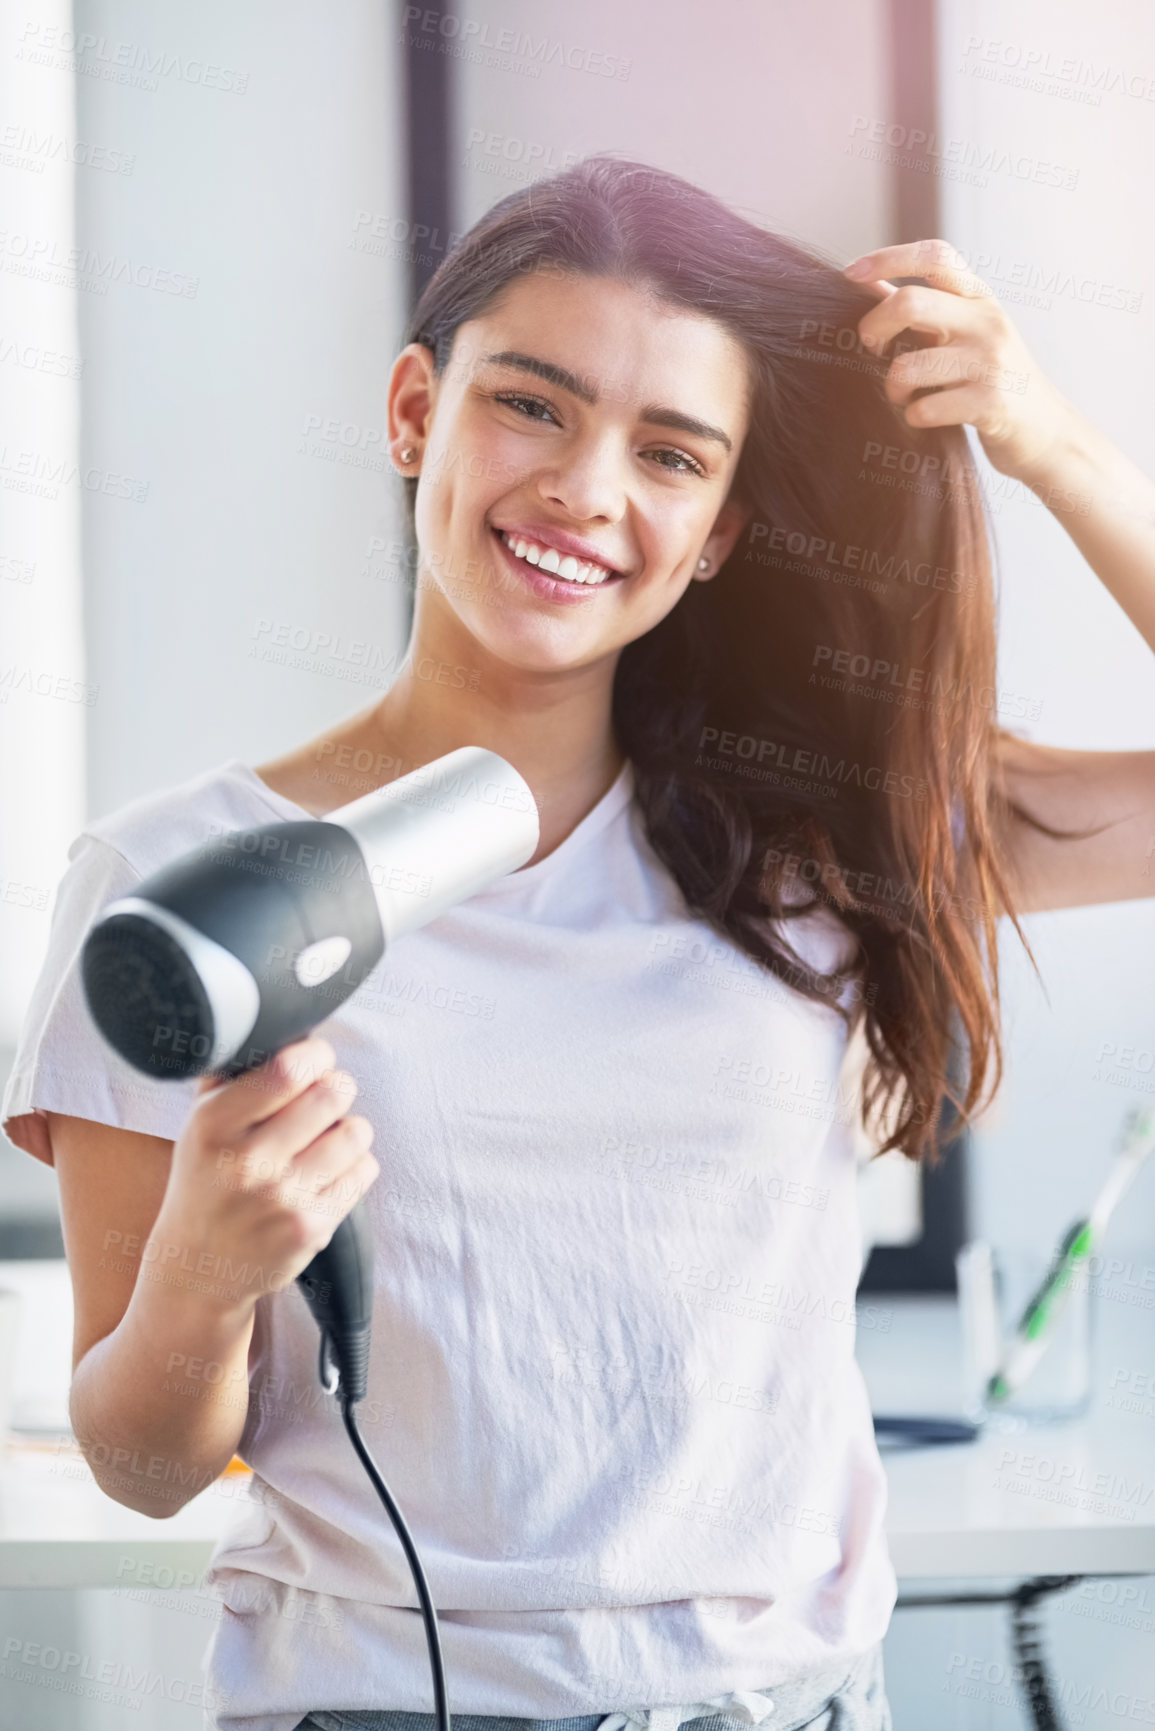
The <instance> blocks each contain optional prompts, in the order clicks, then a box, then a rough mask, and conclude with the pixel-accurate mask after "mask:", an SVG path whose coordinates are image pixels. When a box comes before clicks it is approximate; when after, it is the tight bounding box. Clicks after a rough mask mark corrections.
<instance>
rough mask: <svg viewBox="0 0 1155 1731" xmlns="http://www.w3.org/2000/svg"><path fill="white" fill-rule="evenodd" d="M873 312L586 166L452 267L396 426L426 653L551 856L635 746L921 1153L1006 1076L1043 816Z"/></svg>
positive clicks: (689, 839)
mask: <svg viewBox="0 0 1155 1731" xmlns="http://www.w3.org/2000/svg"><path fill="white" fill-rule="evenodd" d="M877 308H878V291H877V289H874V288H869V287H864V286H860V285H855V284H853V283H851V282H849V281H848V280H847V279H846V277H845V276H844V275H843V274H842V273H841V272H840V271H839V270H837V269H835V268H834V267H832V266H831V265H829V264H827V263H825V262H824V261H823V260H821V259H820V258H819V257H817V256H816V255H814V254H813V253H811V252H808V251H807V250H806V249H805V248H803V247H801V246H799V245H797V244H794V243H792V242H789V241H787V240H784V239H782V238H781V237H780V236H778V235H775V234H772V233H769V232H767V231H765V230H763V229H761V228H758V227H757V226H755V225H754V224H752V223H749V222H747V221H745V220H744V219H743V218H741V217H740V216H737V215H736V214H734V213H732V212H731V211H729V210H727V209H726V208H725V206H723V205H722V204H721V203H720V202H719V201H718V200H716V199H714V198H713V197H711V196H710V195H709V194H708V193H705V192H701V191H699V190H697V189H695V188H693V187H691V186H689V185H688V184H687V183H685V182H682V181H679V180H677V179H676V178H675V177H672V176H663V175H662V174H660V173H658V172H657V171H655V170H653V169H651V168H649V167H645V166H643V165H640V164H635V163H628V162H620V161H615V160H613V159H611V158H607V157H595V158H590V159H587V160H586V161H585V162H583V163H581V164H579V165H578V166H577V167H575V168H573V169H571V170H569V171H567V172H565V173H563V174H559V175H555V176H553V177H552V178H550V179H548V180H545V181H543V182H539V183H538V184H536V185H534V186H533V187H532V188H528V189H526V190H525V191H523V192H518V193H515V194H513V195H512V196H511V197H509V198H506V199H504V200H502V201H501V202H500V203H499V204H497V205H495V206H494V208H493V209H492V210H491V211H490V212H489V213H488V215H487V216H486V217H485V218H483V219H482V221H481V222H479V223H478V224H477V225H476V226H475V227H474V228H473V229H472V230H471V232H470V233H469V234H468V235H467V236H466V237H465V238H464V239H463V241H462V242H461V244H460V245H459V246H458V247H457V249H456V250H455V251H454V253H453V254H452V255H451V256H450V257H449V258H448V259H447V260H446V261H445V263H444V264H443V265H442V266H441V268H440V269H439V270H438V272H437V274H436V275H435V277H434V278H433V279H432V281H431V282H430V283H429V284H428V286H427V288H426V290H425V292H424V294H423V296H422V298H421V301H420V303H419V305H418V306H417V307H416V309H415V311H414V313H413V316H412V319H411V322H410V327H409V331H408V333H407V334H408V337H409V341H408V343H407V345H406V347H405V348H404V350H403V352H402V354H401V356H400V357H399V359H398V361H397V363H396V365H395V368H394V372H393V378H392V381H391V387H390V395H389V415H390V436H391V438H392V440H393V448H394V452H395V460H396V458H397V454H398V453H399V452H400V451H401V450H403V449H404V450H406V451H409V452H411V453H412V455H411V458H410V460H409V461H407V462H399V463H398V467H399V468H400V469H401V471H402V473H403V474H405V475H406V477H407V479H406V482H405V486H406V494H407V503H408V509H409V513H410V521H411V524H412V527H413V531H414V534H415V537H416V541H417V544H418V547H419V549H420V556H419V564H418V567H417V574H416V607H415V618H414V636H413V640H414V643H415V644H419V645H422V646H424V647H425V649H426V650H427V652H431V653H434V654H436V655H438V656H440V657H442V658H444V659H453V658H456V659H458V660H462V659H464V660H468V659H469V658H470V657H472V658H473V659H474V661H475V662H477V663H478V664H479V665H480V666H482V667H483V669H484V671H483V676H482V679H481V682H480V684H481V687H482V689H481V690H480V691H479V693H478V695H477V698H476V700H475V713H474V716H473V717H472V720H473V721H474V722H475V723H477V724H480V725H482V726H483V727H484V726H488V725H490V723H491V717H492V712H493V708H494V707H496V708H497V709H498V710H500V711H501V712H502V713H503V715H504V717H505V718H506V719H505V723H504V726H505V738H506V741H507V743H509V744H510V745H511V746H513V747H514V748H515V751H519V752H520V757H519V761H521V758H524V756H525V755H526V751H527V748H528V751H529V754H530V757H531V759H536V761H534V762H533V763H532V768H531V769H527V771H526V773H527V775H528V776H529V779H530V781H531V783H533V782H534V772H535V771H536V774H537V778H538V784H539V785H540V786H541V787H542V789H543V793H544V794H545V796H546V800H547V806H549V805H551V804H552V803H553V802H552V800H551V799H550V797H549V796H550V793H551V791H552V789H553V788H554V787H558V786H559V785H560V786H561V787H564V788H565V789H567V790H568V795H569V803H567V801H566V799H565V798H564V797H563V798H562V799H561V800H560V802H559V805H558V807H557V808H556V812H555V813H551V817H550V821H549V830H548V835H547V836H544V837H543V843H542V852H543V853H544V852H546V851H548V849H549V847H550V846H552V845H555V844H556V841H557V839H559V837H560V835H561V834H564V833H565V830H566V827H567V826H568V825H570V824H572V821H573V819H574V816H575V815H580V810H584V809H588V806H589V802H590V799H591V797H593V796H594V795H595V794H596V791H597V789H598V787H599V786H604V785H605V784H606V779H607V777H609V776H611V775H612V773H613V770H614V768H615V767H616V766H617V765H618V764H620V762H621V761H622V759H623V758H626V759H628V760H629V761H630V763H631V764H632V766H633V771H634V775H635V777H636V784H637V797H638V801H639V804H640V807H641V809H642V811H643V812H644V814H645V819H646V827H647V834H648V838H649V840H650V842H651V844H652V846H653V847H654V849H655V851H656V852H657V854H658V856H659V857H660V858H661V859H662V860H663V862H664V863H665V865H666V866H667V868H668V869H669V871H670V872H671V874H672V875H673V877H674V878H675V880H676V882H677V883H678V885H679V887H680V889H681V891H682V893H683V895H684V896H685V898H686V902H687V904H688V906H689V907H690V908H691V909H692V910H694V912H695V913H696V914H698V915H700V916H701V917H702V918H704V919H706V920H708V921H709V922H710V923H711V924H712V925H713V926H714V928H715V929H716V930H717V931H718V932H719V933H720V934H724V935H725V936H726V937H727V938H728V939H729V940H730V941H731V942H733V943H736V944H738V945H739V946H740V947H741V948H742V949H743V950H744V951H745V952H746V953H747V954H748V955H749V956H750V957H752V958H753V959H755V960H756V961H757V962H758V963H759V964H760V965H762V966H763V967H765V968H766V969H767V970H768V971H769V972H771V973H773V974H775V975H777V976H778V978H780V979H781V980H783V981H785V982H786V983H787V984H789V985H790V987H792V988H793V989H795V990H797V991H799V992H800V993H802V994H803V995H805V996H809V997H811V998H814V999H817V1000H819V1001H824V1002H826V1003H829V1004H831V1005H833V1006H835V1007H837V1006H838V1003H839V1000H840V997H841V996H842V994H843V990H844V987H845V986H846V984H847V981H848V980H850V979H853V980H854V981H856V983H857V988H856V990H854V992H853V993H852V996H851V1004H850V1008H849V1009H848V1010H847V1011H846V1012H845V1015H846V1019H847V1023H848V1026H852V1027H853V1028H855V1029H858V1028H859V1027H860V1026H861V1032H862V1036H863V1037H864V1038H865V1039H866V1041H867V1043H868V1045H869V1050H870V1063H869V1065H868V1068H867V1072H866V1079H865V1087H864V1106H865V1108H866V1112H867V1114H868V1116H870V1118H871V1122H872V1125H873V1127H874V1129H875V1134H876V1136H877V1142H878V1145H879V1147H880V1148H882V1149H885V1148H888V1147H891V1146H894V1147H898V1148H901V1149H902V1150H903V1151H904V1152H905V1153H907V1154H908V1155H909V1156H910V1157H911V1158H915V1159H917V1158H920V1157H924V1156H928V1155H929V1157H931V1158H933V1157H934V1155H935V1149H934V1146H933V1140H932V1139H933V1136H934V1133H935V1127H936V1123H937V1122H938V1121H939V1118H940V1112H941V1108H942V1105H943V1102H944V1100H945V1099H950V1100H952V1102H953V1103H954V1104H955V1105H956V1106H957V1107H958V1108H959V1110H960V1116H959V1118H958V1124H957V1127H958V1128H960V1129H961V1128H962V1127H963V1125H965V1124H966V1123H967V1122H968V1121H969V1119H970V1117H972V1116H973V1115H974V1114H975V1113H977V1111H979V1110H980V1109H981V1107H982V1106H983V1105H984V1104H986V1103H987V1100H989V1098H990V1095H991V1094H993V1092H994V1091H995V1089H996V1088H997V1086H998V1082H999V1079H1000V1076H1001V1052H1000V1045H999V1033H998V1025H997V1016H996V1006H997V1001H998V977H997V968H998V958H997V951H996V948H995V944H994V929H995V921H996V920H997V918H998V917H999V916H1000V915H1002V914H1004V913H1007V914H1010V916H1011V917H1012V919H1014V922H1015V925H1016V929H1019V931H1020V936H1022V932H1021V928H1019V927H1018V921H1017V918H1016V916H1015V909H1014V906H1013V899H1012V894H1011V890H1010V887H1009V883H1008V859H1007V855H1006V851H1005V849H1004V848H1003V847H1001V846H1000V838H1001V836H1002V835H1003V834H1004V833H1005V832H1006V828H1007V825H1008V822H1009V821H1010V820H1011V819H1012V818H1013V819H1014V820H1015V821H1016V822H1018V823H1019V824H1020V826H1021V827H1024V828H1030V827H1031V826H1032V825H1033V823H1034V820H1033V819H1032V818H1031V817H1030V816H1029V814H1028V810H1027V808H1026V807H1025V806H1024V805H1023V804H1021V803H1019V802H1018V801H1017V800H1014V799H1012V797H1011V792H1010V787H1009V785H1008V784H1007V783H1006V781H1005V779H1004V777H1003V774H1002V766H1003V764H1004V763H1005V762H1006V761H1008V760H1007V758H1006V755H1005V753H1003V751H1002V745H1003V742H1004V741H1006V740H1007V739H1008V737H1009V736H1008V734H1007V732H1006V730H1005V729H1003V728H1001V727H1000V725H999V722H998V715H997V708H998V696H997V682H996V678H995V629H994V597H993V585H992V577H991V565H990V557H989V552H988V541H987V533H986V525H985V520H984V515H983V509H982V504H981V495H980V489H979V485H978V479H977V474H976V471H975V467H974V464H973V461H972V459H971V456H970V452H969V449H968V446H967V443H966V438H965V435H964V433H963V431H962V428H961V427H959V426H932V427H925V428H921V429H920V428H917V427H914V426H912V425H911V424H910V421H909V420H908V418H907V416H905V415H904V414H903V412H902V410H901V409H900V408H897V407H896V406H895V405H894V404H893V403H892V402H891V401H889V400H888V396H887V391H886V389H885V388H884V387H885V381H886V376H887V369H888V365H889V362H888V360H886V359H883V358H880V357H877V356H875V355H874V354H872V353H871V352H870V350H869V348H868V346H867V343H866V342H864V341H862V340H861V339H860V336H859V332H858V326H859V324H860V322H862V321H863V320H864V318H865V316H866V315H868V314H870V315H872V316H874V317H878V316H881V314H880V313H879V312H878V311H877ZM888 334H889V333H888ZM842 335H845V336H846V337H847V338H848V339H850V340H849V341H848V342H842V341H836V340H835V339H836V338H840V337H841V336H842ZM869 340H871V339H869V338H868V341H869ZM848 351H849V352H848ZM913 358H914V359H917V358H918V357H917V354H916V355H915V356H914V357H913ZM835 362H837V363H838V364H834V363H835ZM909 394H910V393H909V392H908V393H907V395H908V396H909ZM910 419H913V416H912V417H910ZM671 435H675V436H674V437H671ZM912 475H913V476H914V477H915V479H914V480H913V482H912V481H911V479H910V477H911V476H912ZM418 477H420V478H418ZM567 558H568V560H569V561H571V563H568V564H565V565H563V563H562V562H563V560H566V559H567ZM574 561H576V562H578V563H572V562H574ZM582 561H585V562H586V563H585V564H584V566H583V565H582V564H581V563H580V562H582ZM527 566H529V567H535V568H536V569H532V570H531V569H527ZM543 570H544V571H546V572H548V573H550V575H549V576H545V577H543V576H542V575H541V573H542V571H543ZM606 571H608V572H611V573H613V575H612V576H610V577H608V578H605V577H602V576H600V575H594V574H595V573H601V572H606ZM547 676H551V677H547ZM531 692H532V693H533V696H532V697H531V696H530V693H531ZM422 698H423V700H422V701H421V702H420V704H418V703H416V702H415V700H414V693H413V689H412V682H407V681H406V680H405V679H404V678H402V679H401V680H399V681H398V684H397V685H396V686H395V687H394V688H393V689H392V690H391V691H390V692H389V694H388V695H387V696H386V698H385V699H384V700H383V702H382V703H381V704H380V705H379V706H378V708H377V710H376V711H375V712H374V715H373V718H372V721H371V723H370V724H369V731H370V733H371V734H372V735H374V736H375V737H380V736H381V730H382V729H384V730H385V733H386V735H387V736H388V737H389V738H390V739H392V740H393V741H394V742H398V741H400V740H401V739H402V738H408V739H409V740H410V741H415V740H416V739H418V738H421V739H422V740H423V742H424V743H425V744H426V745H427V746H428V745H429V744H431V743H432V741H433V739H434V738H439V739H448V738H449V737H451V735H452V733H453V728H452V727H450V728H449V729H448V730H447V729H446V728H445V726H444V724H443V722H442V725H440V726H438V725H436V724H434V723H433V720H432V717H433V712H434V709H435V708H439V709H440V712H441V714H440V716H439V718H438V719H439V721H442V718H444V717H445V716H446V715H447V714H448V713H449V710H450V705H449V704H448V703H445V702H442V703H441V704H438V700H437V694H436V693H425V694H422ZM452 709H453V715H454V725H455V726H459V725H460V723H461V720H462V710H461V706H460V705H459V704H457V703H456V702H455V703H454V704H453V705H452ZM529 717H532V722H530V721H529V720H528V718H529ZM518 718H520V720H519V719H518ZM529 727H532V730H533V735H534V739H533V743H532V744H531V743H530V741H529V740H528V739H527V737H526V732H527V729H528V728H529ZM499 749H500V747H499ZM414 761H419V759H418V758H414ZM1016 791H1017V790H1016ZM555 818H556V821H554V819H555ZM1042 833H1051V831H1050V830H1049V829H1047V827H1046V826H1044V827H1043V831H1042ZM963 835H965V837H966V847H965V849H964V848H960V845H959V843H960V840H961V838H962V836H963ZM816 904H822V905H824V906H825V907H827V908H829V909H832V910H834V911H836V913H837V915H838V917H839V919H840V921H841V922H842V924H843V926H844V927H845V928H846V929H848V930H849V931H850V932H852V933H853V935H854V937H855V939H856V940H857V943H856V946H855V951H854V953H853V955H852V956H851V957H850V958H849V959H848V960H847V962H846V964H845V968H844V970H843V971H842V972H841V973H839V974H837V975H835V976H833V977H830V978H823V977H821V976H819V975H818V974H816V973H815V972H814V971H813V970H812V969H810V968H808V967H807V965H806V963H805V961H804V960H803V959H802V958H801V957H799V956H798V955H797V954H796V953H795V951H794V947H793V946H792V945H791V944H790V943H789V942H788V940H787V937H786V935H785V933H786V931H787V929H788V924H789V921H790V920H792V919H795V918H799V917H802V918H804V917H805V916H806V914H807V913H808V911H811V910H812V909H813V908H814V907H815V905H816ZM771 918H772V919H773V920H774V921H775V922H777V923H776V924H775V925H771V924H770V923H769V920H770V919H771ZM1024 943H1025V938H1024ZM960 1027H961V1031H962V1034H963V1037H964V1040H965V1043H966V1048H967V1050H968V1052H969V1068H968V1072H967V1077H966V1086H965V1091H964V1092H963V1093H962V1094H961V1096H960V1093H959V1091H958V1088H957V1085H956V1083H955V1082H953V1081H952V1079H951V1078H952V1075H953V1074H954V1072H953V1071H952V1067H951V1063H950V1056H951V1047H952V1041H953V1039H954V1037H955V1035H956V1034H957V1031H958V1029H959V1028H960Z"/></svg>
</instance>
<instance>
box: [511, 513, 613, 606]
mask: <svg viewBox="0 0 1155 1731" xmlns="http://www.w3.org/2000/svg"><path fill="white" fill-rule="evenodd" d="M490 533H491V534H492V535H493V538H494V540H495V541H496V542H497V544H498V546H499V547H500V549H501V552H502V556H503V558H504V561H505V563H506V565H507V566H508V567H509V568H510V569H511V570H512V571H513V572H514V573H515V575H516V576H518V577H520V578H521V580H522V582H523V583H524V584H525V585H526V587H527V588H529V589H532V590H533V592H534V594H535V595H538V596H540V597H541V599H542V600H543V601H561V602H563V603H564V602H566V601H584V600H586V599H587V598H588V597H589V596H591V595H596V594H597V593H598V591H599V590H601V589H612V588H613V586H614V585H615V584H616V583H622V582H624V581H625V579H624V578H623V577H620V576H619V577H607V578H606V579H605V581H604V582H603V583H577V582H573V581H571V580H570V579H569V578H568V577H554V576H551V575H550V573H549V572H548V571H539V570H538V569H537V566H536V565H530V564H528V563H527V562H526V560H524V559H519V558H518V556H517V554H516V553H515V552H513V550H512V548H510V547H507V546H506V544H505V542H504V541H503V540H502V538H501V530H500V529H493V530H491V531H490Z"/></svg>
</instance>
